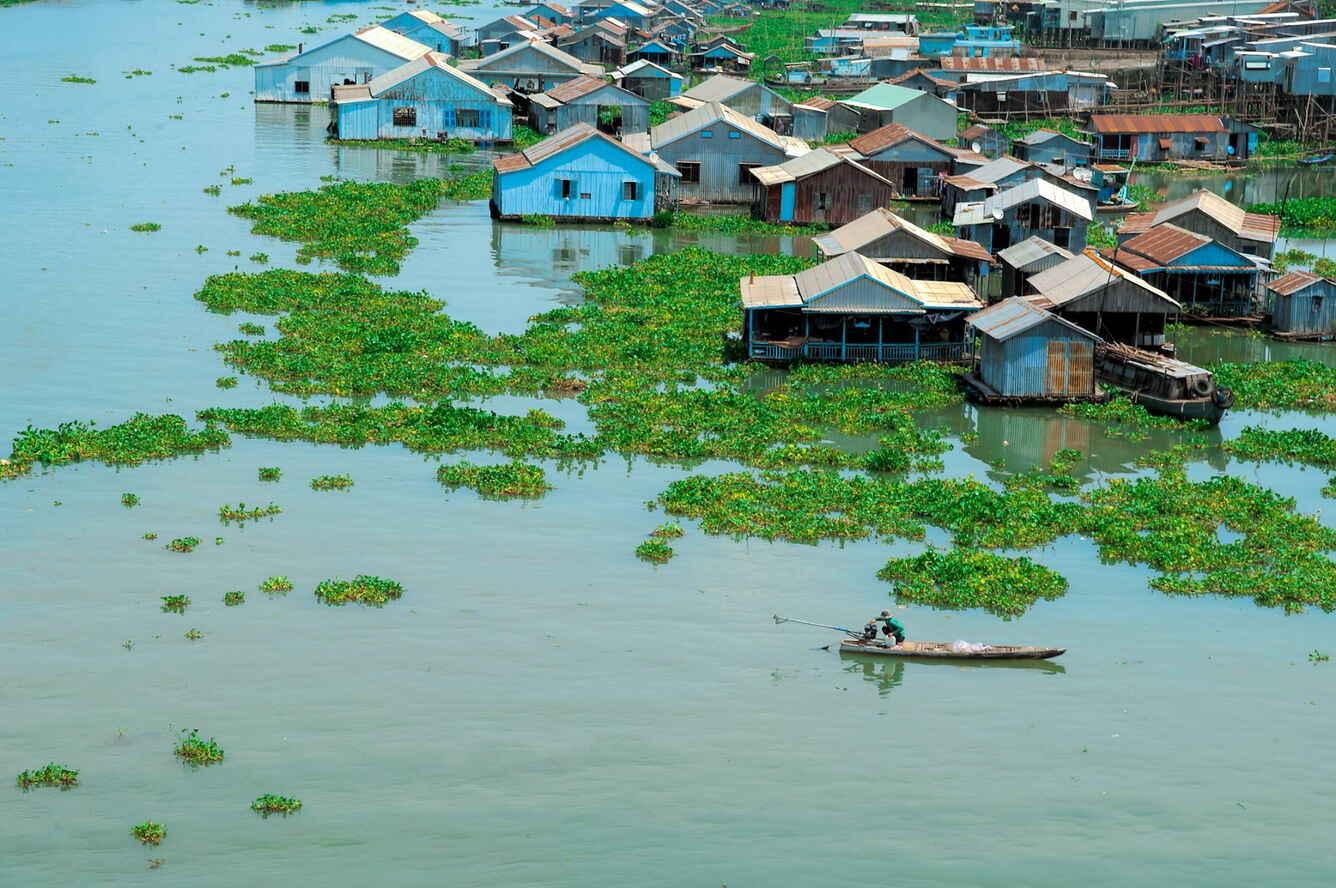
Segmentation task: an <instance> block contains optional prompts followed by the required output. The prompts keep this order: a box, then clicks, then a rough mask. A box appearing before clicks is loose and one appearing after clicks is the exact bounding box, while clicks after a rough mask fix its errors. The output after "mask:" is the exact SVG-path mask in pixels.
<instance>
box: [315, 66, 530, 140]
mask: <svg viewBox="0 0 1336 888" xmlns="http://www.w3.org/2000/svg"><path fill="white" fill-rule="evenodd" d="M396 108H412V109H414V110H415V111H416V114H417V122H416V123H415V124H413V125H411V126H396V125H395V122H394V110H395V109H396ZM460 111H476V112H478V125H477V126H467V127H466V126H460V124H459V121H460V117H461V115H460V113H459V112H460ZM335 119H336V122H337V125H338V134H339V138H340V139H408V138H425V139H435V138H438V137H439V136H440V134H441V133H444V134H445V137H446V138H457V139H468V140H470V141H474V142H508V141H510V139H511V132H512V130H511V108H510V106H509V105H503V104H501V103H499V102H497V101H496V99H495V98H494V97H492V96H491V95H485V94H483V93H481V92H479V91H478V90H476V89H473V88H472V87H470V86H468V85H467V84H465V83H463V82H462V81H459V80H457V79H455V78H453V77H451V76H450V75H449V74H446V73H444V72H442V71H438V70H435V69H428V70H426V71H423V72H422V73H421V74H419V75H417V76H416V77H413V78H412V79H410V80H407V81H405V82H403V83H401V84H399V85H398V86H396V87H395V88H394V89H392V90H388V91H386V92H385V93H383V94H382V95H381V96H380V97H378V98H375V99H372V100H370V101H365V102H356V103H351V104H343V105H340V106H338V108H337V111H336V115H335Z"/></svg>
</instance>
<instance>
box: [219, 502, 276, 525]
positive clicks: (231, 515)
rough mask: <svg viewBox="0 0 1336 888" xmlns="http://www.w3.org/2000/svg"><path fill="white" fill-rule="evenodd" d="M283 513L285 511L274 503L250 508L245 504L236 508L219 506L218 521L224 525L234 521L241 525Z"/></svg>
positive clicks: (237, 505)
mask: <svg viewBox="0 0 1336 888" xmlns="http://www.w3.org/2000/svg"><path fill="white" fill-rule="evenodd" d="M282 512H283V510H282V509H281V508H279V507H278V506H276V505H274V504H273V503H270V504H269V505H267V506H251V507H250V508H247V507H246V504H245V503H237V504H236V505H235V506H230V505H222V506H219V507H218V520H219V521H221V522H223V523H224V524H229V523H231V522H234V521H235V522H237V523H239V524H240V523H245V522H247V521H258V520H259V519H261V518H272V517H273V516H275V515H278V514H281V513H282Z"/></svg>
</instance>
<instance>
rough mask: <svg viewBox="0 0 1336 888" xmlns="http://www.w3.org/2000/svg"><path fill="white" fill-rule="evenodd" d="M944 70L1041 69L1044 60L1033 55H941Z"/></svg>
mask: <svg viewBox="0 0 1336 888" xmlns="http://www.w3.org/2000/svg"><path fill="white" fill-rule="evenodd" d="M941 64H942V70H944V71H1042V70H1044V60H1043V59H1040V58H1037V57H1035V56H1017V57H1010V56H1005V57H1004V56H977V57H975V56H943V57H942V59H941Z"/></svg>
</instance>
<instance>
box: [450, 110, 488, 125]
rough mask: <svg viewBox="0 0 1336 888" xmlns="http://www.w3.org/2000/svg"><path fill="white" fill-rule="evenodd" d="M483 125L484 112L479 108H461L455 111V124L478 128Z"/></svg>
mask: <svg viewBox="0 0 1336 888" xmlns="http://www.w3.org/2000/svg"><path fill="white" fill-rule="evenodd" d="M481 125H482V114H481V113H480V112H479V111H478V109H477V108H459V109H457V110H456V111H455V126H457V127H461V128H463V129H477V128H478V127H479V126H481Z"/></svg>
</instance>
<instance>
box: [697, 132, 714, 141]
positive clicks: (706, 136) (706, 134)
mask: <svg viewBox="0 0 1336 888" xmlns="http://www.w3.org/2000/svg"><path fill="white" fill-rule="evenodd" d="M700 137H701V138H702V139H713V138H714V130H701V131H700Z"/></svg>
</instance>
